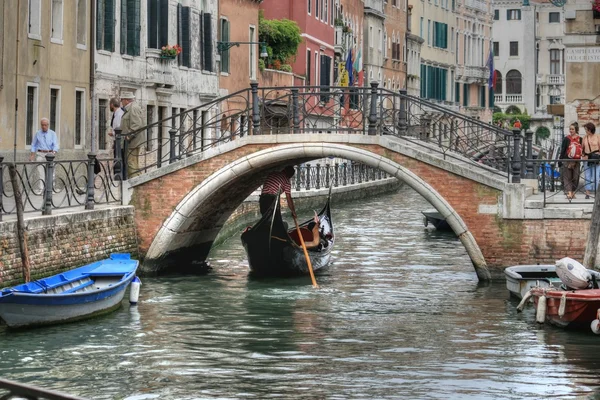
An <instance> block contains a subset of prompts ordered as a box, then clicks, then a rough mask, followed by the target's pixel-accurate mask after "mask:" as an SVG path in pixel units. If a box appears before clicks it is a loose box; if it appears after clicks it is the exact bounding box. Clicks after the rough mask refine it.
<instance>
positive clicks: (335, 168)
mask: <svg viewBox="0 0 600 400" xmlns="http://www.w3.org/2000/svg"><path fill="white" fill-rule="evenodd" d="M295 168H296V173H295V174H294V177H293V178H292V187H293V188H294V190H296V191H301V190H311V189H325V188H329V187H339V186H348V185H353V184H356V183H363V182H371V181H376V180H381V179H385V178H389V177H390V176H389V175H388V174H386V173H385V172H383V171H381V170H380V169H377V168H373V167H370V166H368V165H365V164H361V163H356V162H353V161H349V162H343V163H333V164H327V163H325V164H320V163H316V164H314V165H311V164H310V163H306V164H301V165H297V166H296V167H295Z"/></svg>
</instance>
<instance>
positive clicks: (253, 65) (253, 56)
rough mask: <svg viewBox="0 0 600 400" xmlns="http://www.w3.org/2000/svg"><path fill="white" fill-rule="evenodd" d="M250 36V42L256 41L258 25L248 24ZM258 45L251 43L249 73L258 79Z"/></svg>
mask: <svg viewBox="0 0 600 400" xmlns="http://www.w3.org/2000/svg"><path fill="white" fill-rule="evenodd" d="M248 36H249V38H250V40H249V41H250V42H256V41H257V39H256V25H252V24H251V25H249V26H248ZM256 46H257V45H255V44H251V45H250V46H248V47H249V50H248V51H249V53H248V58H249V59H250V70H249V71H248V72H249V75H250V79H256V66H257V64H258V60H257V58H256Z"/></svg>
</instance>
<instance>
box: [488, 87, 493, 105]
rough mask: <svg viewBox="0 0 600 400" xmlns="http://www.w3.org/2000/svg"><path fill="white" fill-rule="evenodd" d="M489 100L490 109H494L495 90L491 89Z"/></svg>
mask: <svg viewBox="0 0 600 400" xmlns="http://www.w3.org/2000/svg"><path fill="white" fill-rule="evenodd" d="M488 95H489V99H488V108H494V90H493V89H490V90H489V91H488Z"/></svg>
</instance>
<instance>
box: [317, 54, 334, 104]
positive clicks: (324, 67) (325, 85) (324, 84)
mask: <svg viewBox="0 0 600 400" xmlns="http://www.w3.org/2000/svg"><path fill="white" fill-rule="evenodd" d="M319 81H320V82H319V84H320V85H321V92H322V93H323V94H322V95H321V101H322V102H324V103H327V102H328V101H329V95H327V94H326V93H328V92H329V86H331V57H329V56H326V55H321V79H320V80H319Z"/></svg>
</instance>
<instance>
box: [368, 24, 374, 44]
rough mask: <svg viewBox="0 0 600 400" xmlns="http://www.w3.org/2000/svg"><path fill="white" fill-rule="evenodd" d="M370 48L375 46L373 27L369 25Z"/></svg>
mask: <svg viewBox="0 0 600 400" xmlns="http://www.w3.org/2000/svg"><path fill="white" fill-rule="evenodd" d="M369 48H370V49H372V48H373V27H372V26H369Z"/></svg>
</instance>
